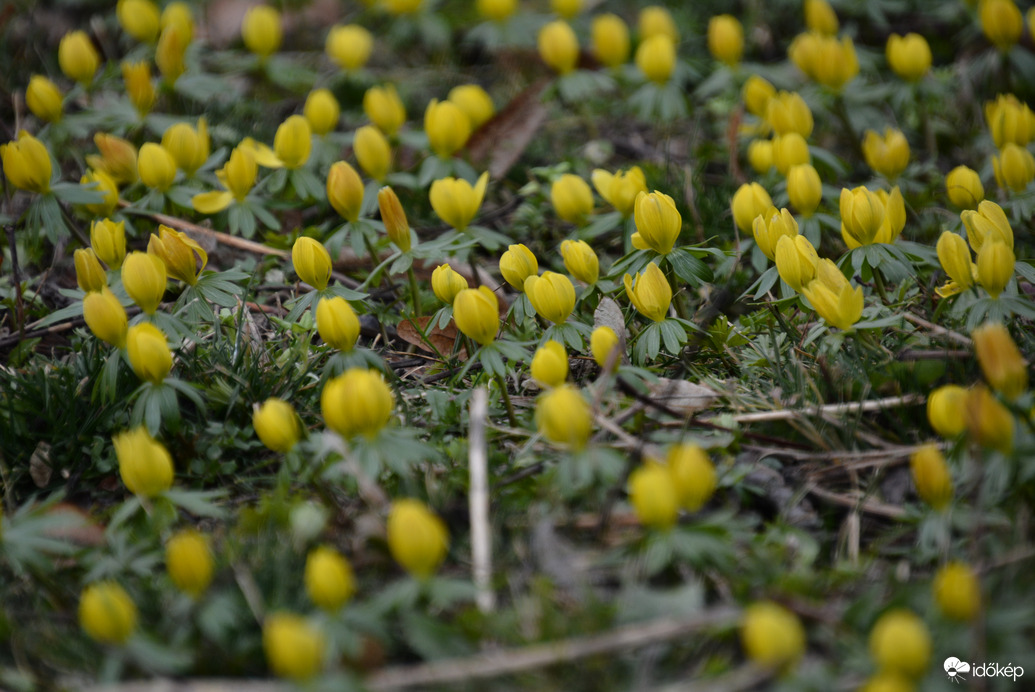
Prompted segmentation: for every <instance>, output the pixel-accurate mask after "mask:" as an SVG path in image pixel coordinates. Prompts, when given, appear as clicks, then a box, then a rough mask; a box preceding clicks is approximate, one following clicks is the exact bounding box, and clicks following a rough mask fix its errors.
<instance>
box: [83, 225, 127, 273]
mask: <svg viewBox="0 0 1035 692" xmlns="http://www.w3.org/2000/svg"><path fill="white" fill-rule="evenodd" d="M90 247H92V248H93V251H94V252H96V253H97V256H98V257H100V258H101V261H102V262H104V263H105V264H107V265H108V267H109V268H111V269H118V268H119V267H121V266H122V260H123V259H124V258H125V257H126V222H125V221H119V222H118V223H116V222H114V221H112V220H111V219H96V220H94V221H91V222H90Z"/></svg>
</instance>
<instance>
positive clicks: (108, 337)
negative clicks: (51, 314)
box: [83, 288, 128, 348]
mask: <svg viewBox="0 0 1035 692" xmlns="http://www.w3.org/2000/svg"><path fill="white" fill-rule="evenodd" d="M83 318H84V319H85V320H86V326H87V327H89V328H90V331H91V332H93V335H94V336H96V337H97V338H98V339H100V340H101V341H104V342H106V343H109V344H111V345H112V346H115V347H116V348H122V347H123V346H125V345H126V329H127V328H128V321H127V319H126V311H125V309H124V308H123V307H122V304H121V303H119V299H118V298H116V297H115V294H114V293H112V292H111V291H109V290H108V289H107V288H104V289H102V290H100V291H94V292H91V293H87V294H86V297H85V298H83Z"/></svg>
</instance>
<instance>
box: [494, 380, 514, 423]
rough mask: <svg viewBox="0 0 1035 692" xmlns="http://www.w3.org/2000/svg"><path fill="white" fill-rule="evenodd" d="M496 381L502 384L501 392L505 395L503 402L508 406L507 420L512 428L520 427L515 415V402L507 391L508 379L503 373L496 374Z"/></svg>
mask: <svg viewBox="0 0 1035 692" xmlns="http://www.w3.org/2000/svg"><path fill="white" fill-rule="evenodd" d="M496 383H497V384H498V385H499V386H500V393H501V394H502V395H503V404H504V405H505V406H506V407H507V420H509V421H510V426H511V427H512V428H516V427H518V424H517V416H516V415H514V404H513V403H511V401H510V393H509V392H507V381H506V380H505V379H503V376H502V375H496Z"/></svg>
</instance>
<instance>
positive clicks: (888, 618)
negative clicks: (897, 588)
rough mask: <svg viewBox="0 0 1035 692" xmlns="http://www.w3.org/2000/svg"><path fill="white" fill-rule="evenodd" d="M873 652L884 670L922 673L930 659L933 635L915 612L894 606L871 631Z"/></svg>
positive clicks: (914, 676) (916, 674) (919, 674)
mask: <svg viewBox="0 0 1035 692" xmlns="http://www.w3.org/2000/svg"><path fill="white" fill-rule="evenodd" d="M870 655H871V656H873V660H874V661H875V662H876V663H877V665H878V666H879V667H880V668H881V669H882V670H884V671H888V672H895V673H900V674H902V675H905V676H907V677H911V678H916V677H920V676H921V675H922V674H923V672H924V671H925V670H927V664H928V663H929V662H930V659H931V635H930V633H929V632H928V631H927V626H926V625H925V624H924V621H923V620H921V619H920V618H919V617H917V616H916V615H915V614H914V613H912V612H910V611H908V610H905V609H900V610H892V611H889V612H887V613H885V614H884V615H882V616H881V618H880V619H879V620H878V621H877V624H875V625H874V626H873V630H872V631H871V632H870Z"/></svg>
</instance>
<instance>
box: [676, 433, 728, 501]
mask: <svg viewBox="0 0 1035 692" xmlns="http://www.w3.org/2000/svg"><path fill="white" fill-rule="evenodd" d="M665 462H666V465H667V466H668V472H669V475H670V476H671V482H672V486H673V487H674V488H675V489H676V493H677V495H678V499H679V504H680V506H681V507H683V509H685V510H687V511H688V512H696V511H697V510H699V509H701V507H704V505H705V503H707V502H708V500H710V499H711V497H712V494H713V493H714V492H715V486H716V483H717V481H718V478H717V476H716V474H715V465H714V464H712V460H711V459H710V458H709V457H708V454H707V453H706V452H705V451H704V450H703V449H701V448H700V447H698V446H697V445H693V444H677V445H673V446H672V447H670V448H669V450H668V455H667V456H666V457H665Z"/></svg>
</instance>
